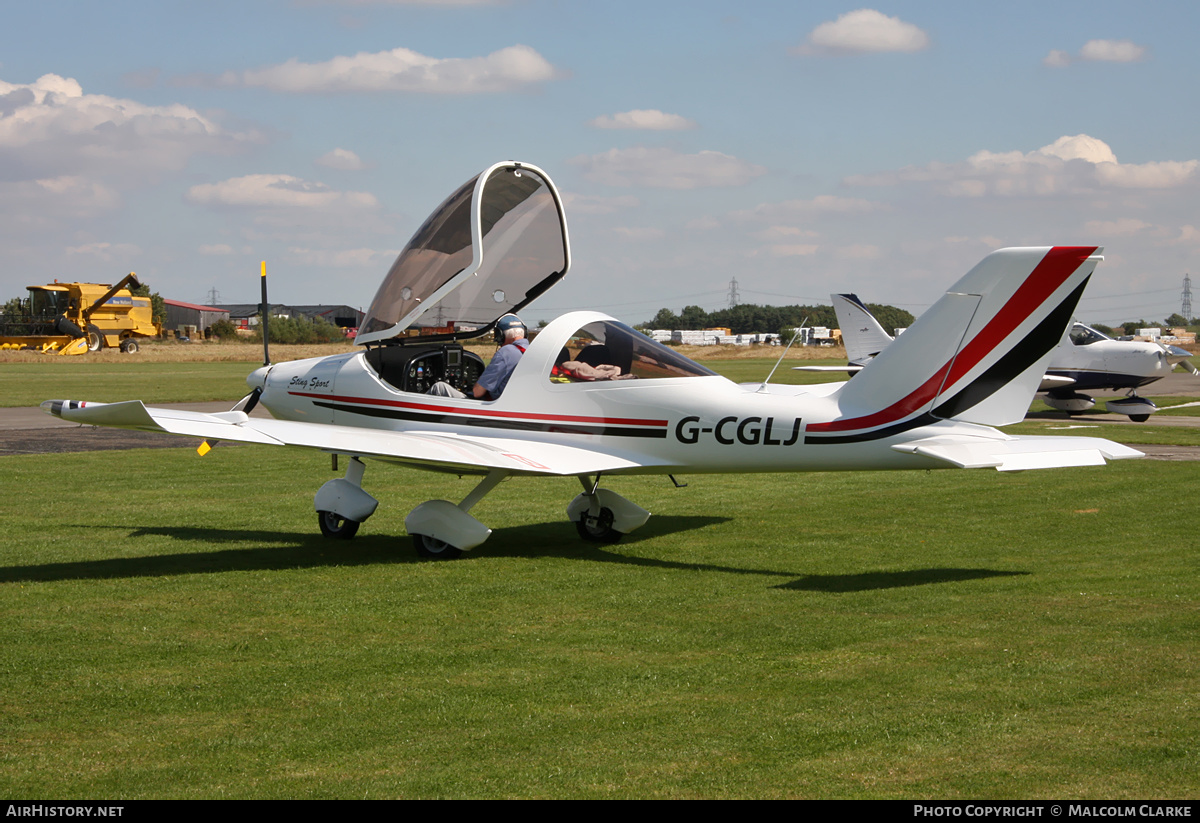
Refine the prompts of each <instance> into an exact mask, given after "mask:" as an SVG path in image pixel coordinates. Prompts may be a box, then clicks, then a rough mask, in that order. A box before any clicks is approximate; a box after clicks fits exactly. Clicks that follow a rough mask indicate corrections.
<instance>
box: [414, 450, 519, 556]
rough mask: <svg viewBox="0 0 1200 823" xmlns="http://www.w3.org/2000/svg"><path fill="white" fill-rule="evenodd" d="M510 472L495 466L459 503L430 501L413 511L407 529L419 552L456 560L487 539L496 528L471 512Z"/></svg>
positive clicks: (421, 554) (423, 554)
mask: <svg viewBox="0 0 1200 823" xmlns="http://www.w3.org/2000/svg"><path fill="white" fill-rule="evenodd" d="M508 474H509V473H508V472H507V471H504V470H503V469H492V470H491V471H490V472H488V474H487V477H485V478H483V480H481V481H480V482H479V485H478V486H476V487H475V488H474V489H473V490H472V491H471V493H470V494H468V495H467V496H466V497H464V498H463V501H462V502H461V503H459V504H458V505H457V506H456V505H454V504H453V503H451V502H450V501H449V500H430V501H428V502H425V503H422V504H421V505H419V506H417V507H416V508H415V509H413V510H412V511H411V512H409V513H408V517H406V518H404V528H406V529H408V533H409V534H411V535H412V539H413V546H414V547H415V548H416V550H417V554H418V555H420V556H421V557H423V558H425V559H426V560H453V559H454V558H456V557H461V556H462V553H463V552H464V551H468V550H470V549H473V548H475V547H476V546H478V545H479V544H480V543H482V542H483V541H485V540H487V539H488V537H489V536H490V535H491V533H492V530H491V529H489V528H488V527H487V526H485V525H483V524H482V523H480V522H479V521H478V520H476V519H475V518H474V517H472V516H471V515H469V514H467V512H469V511H470V510H471V508H472V507H473V506H474V505H475V504H476V503H478V502H479V501H480V500H482V499H483V498H484V497H485V496H487V493H488V492H490V491H491V490H492V489H494V488H496V486H497V485H499V483H500V481H501V480H503V479H504V478H506V477H508Z"/></svg>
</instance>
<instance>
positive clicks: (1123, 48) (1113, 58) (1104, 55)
mask: <svg viewBox="0 0 1200 823" xmlns="http://www.w3.org/2000/svg"><path fill="white" fill-rule="evenodd" d="M1145 54H1146V49H1145V47H1144V46H1139V45H1137V44H1136V43H1134V42H1132V41H1130V40H1089V41H1087V42H1086V43H1084V44H1083V48H1082V49H1080V50H1079V58H1080V59H1081V60H1104V61H1107V62H1110V63H1135V62H1137V61H1138V60H1141V59H1142V57H1143V56H1145Z"/></svg>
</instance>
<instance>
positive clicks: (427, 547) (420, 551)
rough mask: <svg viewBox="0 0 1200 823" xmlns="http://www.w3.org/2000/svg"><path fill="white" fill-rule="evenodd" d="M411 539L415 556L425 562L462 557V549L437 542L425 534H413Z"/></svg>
mask: <svg viewBox="0 0 1200 823" xmlns="http://www.w3.org/2000/svg"><path fill="white" fill-rule="evenodd" d="M412 539H413V546H415V547H416V549H417V555H418V556H420V557H423V558H424V559H426V560H454V559H456V558H459V557H462V549H459V548H456V547H454V546H451V545H450V544H449V543H447V542H446V541H445V540H438V539H437V538H436V537H430V536H429V535H427V534H414V535H413V536H412Z"/></svg>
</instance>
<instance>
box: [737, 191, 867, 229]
mask: <svg viewBox="0 0 1200 823" xmlns="http://www.w3.org/2000/svg"><path fill="white" fill-rule="evenodd" d="M886 208H887V206H886V205H884V204H883V203H876V202H874V201H871V200H864V199H862V198H858V197H838V196H837V195H832V194H822V195H818V196H817V197H814V198H812V199H811V200H783V201H781V202H778V203H761V204H759V205H757V206H755V207H754V208H753V209H750V210H749V211H738V212H734V213H733V217H735V218H737V219H742V220H747V219H749V220H766V221H769V222H777V221H778V222H783V223H786V222H787V221H793V220H808V219H811V218H813V217H816V216H818V215H822V214H867V213H870V212H874V211H879V210H882V209H886ZM774 230H775V231H776V232H780V231H784V230H785V229H784V226H775V227H774Z"/></svg>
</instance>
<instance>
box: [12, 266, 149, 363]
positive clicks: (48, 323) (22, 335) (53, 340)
mask: <svg viewBox="0 0 1200 823" xmlns="http://www.w3.org/2000/svg"><path fill="white" fill-rule="evenodd" d="M140 287H141V284H140V283H139V282H138V279H137V275H136V274H134V273H133V272H130V273H129V274H128V275H126V276H125V277H123V278H122V279H121V282H119V283H117V284H116V285H115V286H110V285H108V284H104V283H59V282H57V281H56V282H54V283H51V284H50V285H47V286H29V287H28V291H29V297H28V298H27V299H25V300H22V301H21V308H20V311H19V312H17V313H9V314H4V315H0V349H9V350H12V349H34V350H37V351H43V352H46V353H48V354H66V355H72V354H86V353H87V352H89V351H100V350H101V349H103V348H105V347H110V348H119V349H120V350H121V351H123V352H125V353H126V354H132V353H134V352H136V351H137V350H138V340H140V339H144V338H147V337H158V336H160V335H161V334H162V326H161V325H160V324H158V323H155V322H154V317H153V311H152V309H151V306H150V298H149V297H139V296H137V295H134V294H133V293H132V292H131V291H130V289H137V288H140Z"/></svg>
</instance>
